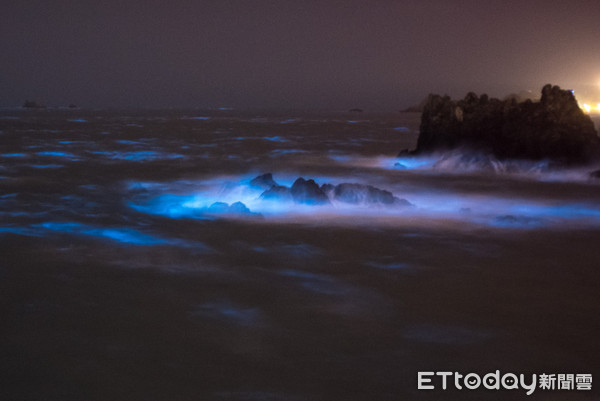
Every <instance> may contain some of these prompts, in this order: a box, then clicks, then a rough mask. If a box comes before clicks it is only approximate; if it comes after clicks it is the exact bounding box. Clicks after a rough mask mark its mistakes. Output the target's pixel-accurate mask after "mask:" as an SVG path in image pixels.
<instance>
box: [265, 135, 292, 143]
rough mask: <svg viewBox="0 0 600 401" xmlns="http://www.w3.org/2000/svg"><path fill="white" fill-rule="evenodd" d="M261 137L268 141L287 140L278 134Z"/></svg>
mask: <svg viewBox="0 0 600 401" xmlns="http://www.w3.org/2000/svg"><path fill="white" fill-rule="evenodd" d="M263 139H264V140H266V141H270V142H289V141H288V140H287V139H285V138H283V137H280V136H263Z"/></svg>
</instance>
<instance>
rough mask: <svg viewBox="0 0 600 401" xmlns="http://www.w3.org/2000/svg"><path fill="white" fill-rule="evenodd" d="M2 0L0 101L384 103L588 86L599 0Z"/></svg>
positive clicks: (599, 35) (598, 43)
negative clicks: (549, 86)
mask: <svg viewBox="0 0 600 401" xmlns="http://www.w3.org/2000/svg"><path fill="white" fill-rule="evenodd" d="M3 3H5V4H2V6H1V8H0V10H1V11H0V106H15V105H20V104H22V103H23V101H24V100H25V99H37V100H40V101H43V102H45V103H46V104H48V105H55V106H58V105H66V104H69V103H76V104H78V105H81V106H84V107H86V106H87V107H106V106H128V107H131V106H133V107H136V106H140V107H168V106H174V107H182V106H184V107H219V106H230V107H239V108H246V107H279V108H294V107H302V108H307V107H308V108H333V109H345V108H349V107H362V108H365V109H383V110H396V109H399V108H403V107H406V106H408V105H410V104H411V103H414V102H418V101H419V100H420V99H422V98H423V97H424V96H425V95H427V93H429V92H438V93H441V92H444V93H449V94H451V95H454V96H463V95H464V94H465V93H466V92H467V91H469V90H474V91H476V92H488V93H490V94H492V95H495V96H502V95H505V94H507V93H509V92H515V91H519V90H521V89H528V88H531V89H536V90H537V89H539V88H540V87H541V85H542V84H544V83H546V82H553V83H557V84H560V85H561V86H566V87H570V88H576V89H577V88H586V86H585V85H597V84H599V83H600V1H597V0H594V1H579V0H569V1H564V0H561V1H550V0H548V1H540V0H532V1H526V0H522V1H506V0H505V1H491V0H490V1H486V0H473V1H452V0H425V1H399V0H381V1H377V0H371V1H356V0H345V1H327V0H320V1H317V0H315V1H313V0H307V1H299V0H297V1H286V0H281V1H275V0H273V1H266V0H214V1H212V0H195V1H194V0H170V1H167V0H160V1H159V0H143V1H142V0H119V1H115V0H94V1H92V0H73V1H71V0H40V1H30V0H22V1H10V2H9V1H4V2H3ZM587 88H589V87H587Z"/></svg>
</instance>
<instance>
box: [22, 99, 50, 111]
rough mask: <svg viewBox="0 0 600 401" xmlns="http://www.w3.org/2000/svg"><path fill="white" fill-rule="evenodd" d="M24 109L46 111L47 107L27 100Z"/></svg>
mask: <svg viewBox="0 0 600 401" xmlns="http://www.w3.org/2000/svg"><path fill="white" fill-rule="evenodd" d="M23 108H24V109H45V108H46V106H45V105H44V104H42V103H39V102H36V101H34V100H25V103H23Z"/></svg>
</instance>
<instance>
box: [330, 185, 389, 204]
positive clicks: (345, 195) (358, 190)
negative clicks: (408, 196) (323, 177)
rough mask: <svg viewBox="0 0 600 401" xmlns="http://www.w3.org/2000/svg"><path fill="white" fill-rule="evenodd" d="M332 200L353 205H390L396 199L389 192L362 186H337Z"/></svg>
mask: <svg viewBox="0 0 600 401" xmlns="http://www.w3.org/2000/svg"><path fill="white" fill-rule="evenodd" d="M333 198H334V199H335V200H336V201H339V202H344V203H353V204H366V203H368V204H374V203H380V204H383V205H392V204H394V203H395V202H396V201H397V200H399V199H398V198H396V197H395V196H394V195H393V194H392V193H391V192H388V191H385V190H383V189H379V188H375V187H372V186H371V185H362V184H348V183H344V184H339V185H336V186H335V189H334V191H333Z"/></svg>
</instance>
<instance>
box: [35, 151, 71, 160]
mask: <svg viewBox="0 0 600 401" xmlns="http://www.w3.org/2000/svg"><path fill="white" fill-rule="evenodd" d="M36 154H37V155H38V156H49V157H60V158H65V159H69V160H71V161H78V160H80V158H79V157H78V156H75V155H74V154H72V153H67V152H37V153H36Z"/></svg>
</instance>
